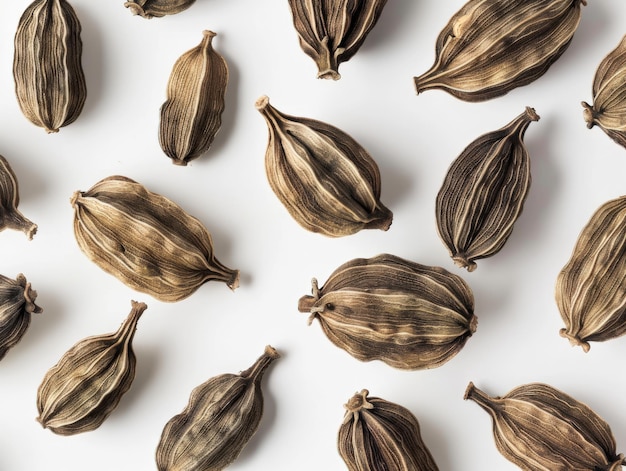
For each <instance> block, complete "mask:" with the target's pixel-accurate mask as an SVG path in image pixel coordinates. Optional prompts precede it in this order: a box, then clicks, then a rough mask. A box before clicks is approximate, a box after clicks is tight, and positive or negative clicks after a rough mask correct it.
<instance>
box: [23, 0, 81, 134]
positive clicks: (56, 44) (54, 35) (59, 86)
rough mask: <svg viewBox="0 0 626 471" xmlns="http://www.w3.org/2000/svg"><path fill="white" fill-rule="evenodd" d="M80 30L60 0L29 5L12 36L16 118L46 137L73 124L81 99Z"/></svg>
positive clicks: (68, 5)
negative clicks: (23, 118) (18, 111)
mask: <svg viewBox="0 0 626 471" xmlns="http://www.w3.org/2000/svg"><path fill="white" fill-rule="evenodd" d="M80 32H81V26H80V22H79V20H78V17H77V16H76V13H75V12H74V9H73V8H72V6H71V5H70V4H69V3H68V2H67V1H66V0H35V1H34V2H33V3H31V4H30V5H29V6H28V8H27V9H26V10H25V11H24V13H23V14H22V17H21V18H20V21H19V24H18V27H17V33H16V34H15V54H14V58H13V77H14V79H15V92H16V94H17V101H18V103H19V105H20V108H21V109H22V113H24V116H26V117H27V118H28V119H29V120H30V121H31V122H32V123H33V124H35V125H37V126H40V127H42V128H44V129H45V130H46V131H47V132H49V133H52V132H58V130H59V128H61V127H63V126H67V125H68V124H70V123H73V122H74V121H75V120H76V119H77V118H78V115H80V112H81V111H82V109H83V105H84V103H85V99H86V97H87V86H86V85H85V76H84V74H83V68H82V64H81V56H82V49H83V44H82V41H81V39H80Z"/></svg>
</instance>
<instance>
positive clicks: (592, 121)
mask: <svg viewBox="0 0 626 471" xmlns="http://www.w3.org/2000/svg"><path fill="white" fill-rule="evenodd" d="M580 104H581V105H582V107H583V108H584V110H583V118H584V119H585V122H586V123H587V127H588V128H589V129H591V128H592V127H594V126H595V125H596V118H597V117H598V115H597V113H596V112H595V110H594V109H593V106H591V105H590V104H589V103H587V102H586V101H581V102H580Z"/></svg>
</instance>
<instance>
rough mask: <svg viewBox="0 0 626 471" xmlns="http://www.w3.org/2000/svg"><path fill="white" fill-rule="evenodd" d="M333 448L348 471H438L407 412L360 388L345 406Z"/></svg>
mask: <svg viewBox="0 0 626 471" xmlns="http://www.w3.org/2000/svg"><path fill="white" fill-rule="evenodd" d="M345 408H346V414H345V416H344V420H343V424H342V425H341V427H340V428H339V434H338V438H337V448H338V450H339V454H340V455H341V457H342V458H343V461H344V462H345V463H346V466H347V467H348V470H349V471H379V470H380V471H383V470H384V471H438V470H439V468H438V467H437V464H436V463H435V460H434V459H433V457H432V455H431V454H430V451H429V450H428V447H427V446H426V444H425V443H424V440H423V439H422V435H421V432H420V425H419V422H418V421H417V419H416V418H415V416H414V415H413V414H412V413H411V411H410V410H408V409H406V408H405V407H402V406H400V405H398V404H395V403H393V402H389V401H386V400H384V399H381V398H379V397H370V396H369V391H368V390H367V389H363V390H362V391H361V392H360V393H356V394H355V395H354V396H352V397H351V398H350V400H349V401H348V403H347V404H345Z"/></svg>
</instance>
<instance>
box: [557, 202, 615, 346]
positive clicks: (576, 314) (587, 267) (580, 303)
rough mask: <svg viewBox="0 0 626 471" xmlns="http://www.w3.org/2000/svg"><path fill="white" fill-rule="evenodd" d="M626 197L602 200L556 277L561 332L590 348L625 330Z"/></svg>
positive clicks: (578, 343)
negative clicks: (561, 321) (563, 324)
mask: <svg viewBox="0 0 626 471" xmlns="http://www.w3.org/2000/svg"><path fill="white" fill-rule="evenodd" d="M625 252H626V196H622V197H620V198H617V199H614V200H611V201H608V202H606V203H604V204H603V205H602V206H600V208H598V210H597V211H596V212H595V213H594V214H593V216H592V217H591V219H590V220H589V222H588V223H587V225H586V226H585V227H584V228H583V230H582V231H581V233H580V235H579V236H578V241H577V242H576V246H575V247H574V250H573V253H572V256H571V258H570V260H569V261H568V262H567V264H566V265H565V266H564V267H563V269H562V270H561V272H560V273H559V275H558V277H557V280H556V290H555V291H556V303H557V305H558V308H559V311H560V313H561V317H562V318H563V322H565V328H564V329H561V335H562V336H563V337H566V338H568V339H569V340H570V342H571V343H572V345H580V346H581V347H582V349H583V350H584V351H585V352H587V351H589V348H590V346H589V342H591V341H596V342H603V341H605V340H609V339H613V338H616V337H619V336H621V335H624V334H625V333H626V307H625V306H624V304H625V303H626V257H624V253H625Z"/></svg>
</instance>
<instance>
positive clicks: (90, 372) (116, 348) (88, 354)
mask: <svg viewBox="0 0 626 471" xmlns="http://www.w3.org/2000/svg"><path fill="white" fill-rule="evenodd" d="M131 303H132V309H131V311H130V314H128V317H127V318H126V320H125V321H124V322H123V323H122V325H121V326H120V328H119V329H118V330H117V332H114V333H111V334H104V335H95V336H93V337H87V338H85V339H83V340H81V341H80V342H78V343H76V344H75V345H74V346H73V347H72V348H70V349H69V350H68V351H67V352H66V353H65V354H64V355H63V356H62V357H61V359H60V360H59V362H58V363H57V364H56V365H55V366H53V367H52V368H51V369H50V370H49V371H48V372H47V373H46V375H45V377H44V379H43V381H42V383H41V385H40V386H39V389H38V391H37V409H38V410H39V416H38V417H37V421H39V423H41V425H42V426H43V427H44V428H47V429H50V430H51V431H53V432H54V433H56V434H59V435H74V434H77V433H82V432H88V431H90V430H95V429H97V428H98V427H100V425H102V423H103V422H104V421H105V419H106V418H107V417H108V416H109V414H111V412H113V410H114V409H115V408H116V407H117V405H118V403H119V402H120V399H121V398H122V396H123V395H124V393H126V391H128V390H129V389H130V386H131V385H132V382H133V379H134V378H135V365H136V361H137V360H136V357H135V353H134V352H133V346H132V342H133V337H134V336H135V330H136V329H137V321H138V320H139V317H140V316H141V314H142V313H143V312H144V311H145V310H146V309H147V306H146V305H145V304H144V303H138V302H136V301H131Z"/></svg>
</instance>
